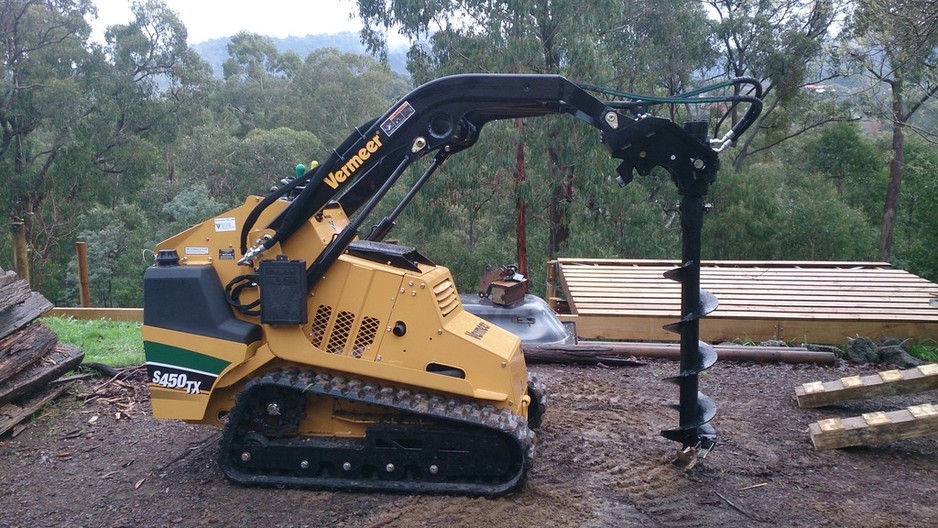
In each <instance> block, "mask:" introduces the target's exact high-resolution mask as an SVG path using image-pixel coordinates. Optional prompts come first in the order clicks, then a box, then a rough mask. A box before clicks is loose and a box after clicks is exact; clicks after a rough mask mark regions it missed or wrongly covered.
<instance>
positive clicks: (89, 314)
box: [46, 306, 143, 323]
mask: <svg viewBox="0 0 938 528" xmlns="http://www.w3.org/2000/svg"><path fill="white" fill-rule="evenodd" d="M46 315H49V316H51V317H74V318H75V319H82V320H94V319H110V320H111V321H131V322H138V323H141V322H143V308H75V307H67V308H66V307H61V306H56V307H55V308H52V309H51V310H49V312H48V313H47V314H46Z"/></svg>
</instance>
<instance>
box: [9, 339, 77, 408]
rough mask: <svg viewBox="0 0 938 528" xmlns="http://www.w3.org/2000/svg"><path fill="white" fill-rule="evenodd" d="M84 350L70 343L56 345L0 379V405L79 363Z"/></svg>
mask: <svg viewBox="0 0 938 528" xmlns="http://www.w3.org/2000/svg"><path fill="white" fill-rule="evenodd" d="M84 357H85V354H84V352H82V351H81V349H79V348H77V347H73V346H70V345H63V344H59V345H57V346H56V347H55V348H54V349H53V350H52V352H50V353H48V354H46V355H45V356H43V357H42V358H40V359H39V360H38V361H36V362H34V363H32V364H31V365H29V366H28V367H26V368H25V369H23V370H21V371H20V372H18V373H17V374H15V375H13V376H11V377H9V378H7V379H5V380H2V381H0V405H3V404H5V403H8V402H10V401H12V400H13V399H15V398H18V397H20V396H22V395H24V394H28V393H30V392H33V391H35V390H36V389H37V388H39V387H42V386H43V385H45V384H46V383H48V382H50V381H52V380H54V379H56V378H58V377H59V376H61V375H62V374H65V373H66V372H68V371H69V370H72V369H73V368H75V367H77V366H78V365H79V364H81V361H82V359H83V358H84Z"/></svg>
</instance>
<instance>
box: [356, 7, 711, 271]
mask: <svg viewBox="0 0 938 528" xmlns="http://www.w3.org/2000/svg"><path fill="white" fill-rule="evenodd" d="M357 3H358V8H359V13H360V14H361V16H362V18H363V19H364V21H365V29H364V30H363V32H362V36H363V41H364V42H365V43H366V44H368V45H369V46H370V48H371V49H372V50H373V51H376V52H377V53H379V54H380V53H381V52H382V51H383V50H384V49H385V48H384V46H385V43H386V37H387V34H388V32H390V31H397V32H398V33H400V34H402V35H404V36H405V37H407V38H408V39H410V42H411V48H410V52H409V54H408V57H409V64H408V68H409V70H410V72H411V74H412V76H413V78H414V80H415V82H416V83H417V84H419V83H422V82H425V81H427V80H430V79H432V78H435V77H439V76H442V75H447V74H456V73H465V72H493V73H552V74H562V75H564V76H566V77H568V78H570V79H572V80H574V81H582V82H587V83H597V84H599V83H602V84H607V85H612V86H614V87H617V88H628V89H634V90H636V91H646V92H648V91H654V92H658V93H661V94H662V95H670V94H673V93H675V92H676V91H680V90H681V89H682V88H683V87H684V86H686V85H687V83H688V82H690V79H691V77H692V74H693V72H694V71H701V70H704V69H705V67H706V65H707V63H708V62H709V61H711V60H712V55H710V50H711V46H710V45H709V43H708V37H707V35H706V31H705V29H706V22H705V20H706V16H705V14H704V12H703V10H702V8H701V6H700V5H699V4H698V3H697V2H693V1H689V0H688V1H681V0H673V1H670V0H669V1H665V2H620V1H613V0H601V1H596V2H578V1H571V0H560V1H556V0H555V1H547V0H515V1H492V0H462V1H456V0H449V1H439V2H430V3H427V2H401V1H393V2H391V1H384V0H358V2H357ZM669 25H670V26H671V27H667V26H669ZM668 31H670V32H668ZM665 36H667V37H668V38H667V39H665V38H664V37H665ZM659 37H661V38H659ZM656 39H657V40H656ZM487 128H489V130H488V131H487V133H486V134H483V137H482V138H481V139H480V142H479V144H478V145H477V146H476V148H475V149H473V150H474V151H476V152H478V151H482V152H484V154H485V157H484V159H481V160H475V159H474V160H473V161H472V162H470V163H471V164H472V166H473V169H474V170H472V171H471V173H469V172H470V171H466V172H467V173H468V174H467V176H468V177H467V178H465V183H464V184H463V186H464V187H465V188H466V189H465V190H461V189H463V186H460V188H459V189H453V188H452V187H453V185H452V181H453V180H458V178H452V177H451V181H450V184H449V185H448V186H447V187H446V189H447V192H450V193H453V192H454V191H458V192H457V193H456V194H457V195H458V196H460V197H461V199H462V200H464V205H465V211H464V212H465V213H466V214H467V215H468V217H467V218H468V221H467V222H463V223H462V225H465V226H476V227H479V226H480V225H483V224H485V223H491V222H492V220H490V219H489V218H485V219H482V218H479V220H478V221H476V220H475V218H476V217H475V216H473V211H480V212H481V213H483V214H486V216H488V217H492V216H502V217H504V216H506V215H492V214H491V211H503V212H507V211H508V210H510V209H514V210H515V213H516V218H517V226H516V229H515V231H516V235H517V245H516V252H517V254H518V258H519V261H520V262H519V264H521V265H522V266H523V261H524V254H525V242H524V237H525V236H526V235H527V234H528V233H527V232H526V230H525V228H524V225H525V219H527V220H530V221H531V222H532V224H533V226H534V229H533V230H532V231H531V232H530V236H531V238H532V251H533V253H534V255H535V256H536V257H537V258H545V259H546V258H551V257H554V256H556V255H559V254H562V253H567V252H578V251H591V252H592V251H600V252H601V253H602V254H604V255H606V256H611V255H610V253H612V252H618V253H617V254H619V255H622V253H623V252H625V253H631V252H640V251H641V250H640V249H638V248H636V246H635V245H634V244H633V243H632V242H634V240H635V239H634V238H631V236H632V235H633V233H634V232H640V231H643V230H644V231H646V232H647V231H648V230H645V229H643V228H638V229H635V230H634V231H632V230H630V229H628V227H626V228H623V225H626V226H627V225H628V224H629V223H630V222H629V220H630V216H634V213H633V212H631V211H630V210H629V208H627V207H624V206H623V205H624V204H625V203H630V204H635V203H636V198H637V197H639V196H640V195H641V194H642V192H638V191H640V189H627V190H626V191H625V195H626V197H625V198H623V197H622V196H621V192H620V193H619V196H617V197H615V198H612V197H610V196H609V195H610V193H611V192H612V191H613V187H614V185H612V184H611V181H612V178H610V177H607V176H605V175H607V174H612V173H613V169H614V165H613V164H612V163H611V162H610V160H608V156H606V155H605V153H604V152H603V151H602V149H599V148H596V145H597V141H596V138H595V136H594V135H593V132H592V131H591V130H587V129H586V128H585V127H582V126H580V125H579V124H578V123H575V122H573V121H572V120H568V119H563V118H560V119H551V118H547V119H541V120H530V121H529V120H517V121H516V122H515V123H512V124H507V125H504V124H503V125H495V124H493V125H489V126H488V127H487ZM468 155H469V156H472V154H471V153H469V154H468ZM464 162H465V161H464ZM454 164H455V162H453V163H451V164H450V165H454ZM444 170H448V171H449V172H448V173H447V174H454V173H458V172H457V171H458V169H456V168H452V167H450V168H447V167H444ZM441 185H442V184H441ZM509 186H511V188H509ZM633 187H634V186H633ZM492 189H504V190H503V191H501V192H500V194H493V193H492V192H491V190H492ZM615 190H616V191H618V189H615ZM633 193H636V194H635V196H632V194H633ZM428 194H430V195H431V196H432V194H433V191H428ZM506 197H507V198H508V199H507V200H506V199H505V198H506ZM637 201H638V202H642V201H643V199H641V198H637ZM645 201H647V197H646V199H645ZM575 202H576V204H577V206H578V207H572V205H573V204H574V203H575ZM576 210H582V211H584V212H583V213H582V216H580V213H577V212H576ZM639 216H641V215H639ZM646 216H647V218H645V221H651V222H655V223H656V224H659V225H665V224H664V222H665V221H666V220H665V219H664V218H660V217H659V212H653V213H652V214H650V215H646ZM540 226H544V227H543V228H544V230H545V231H546V233H542V232H541V230H540V229H539V228H540ZM574 226H575V229H577V230H579V231H578V233H577V235H576V236H572V235H571V233H572V229H574ZM505 228H509V229H510V227H509V226H508V225H504V226H503V227H502V228H500V229H499V230H500V231H501V232H504V229H505ZM630 231H631V232H630ZM476 233H477V231H468V228H467V232H466V235H465V236H466V238H465V239H464V241H469V240H473V236H474V235H475V234H476ZM599 238H601V239H603V240H604V241H606V242H608V243H607V244H605V245H601V247H597V245H596V244H594V243H593V241H594V240H596V239H599ZM638 238H641V237H638ZM659 240H660V239H659ZM476 242H477V243H478V241H476ZM644 242H645V245H649V244H650V243H649V242H648V241H647V240H645V241H644ZM541 248H543V249H541ZM610 248H616V249H615V250H610ZM632 254H634V253H632ZM531 273H532V275H535V278H537V276H539V275H541V274H540V273H539V272H537V271H531Z"/></svg>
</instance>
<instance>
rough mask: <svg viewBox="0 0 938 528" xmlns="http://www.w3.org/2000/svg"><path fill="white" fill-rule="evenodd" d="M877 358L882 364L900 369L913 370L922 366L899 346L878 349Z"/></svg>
mask: <svg viewBox="0 0 938 528" xmlns="http://www.w3.org/2000/svg"><path fill="white" fill-rule="evenodd" d="M879 356H880V358H881V359H882V361H883V363H886V364H887V365H893V366H895V367H897V368H901V369H910V368H915V367H917V366H919V365H921V364H922V361H921V360H919V359H918V358H916V357H914V356H912V355H910V354H909V353H908V352H906V351H905V349H903V348H902V346H900V345H893V346H885V347H882V348H880V349H879Z"/></svg>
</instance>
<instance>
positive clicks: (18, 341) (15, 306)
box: [0, 269, 84, 436]
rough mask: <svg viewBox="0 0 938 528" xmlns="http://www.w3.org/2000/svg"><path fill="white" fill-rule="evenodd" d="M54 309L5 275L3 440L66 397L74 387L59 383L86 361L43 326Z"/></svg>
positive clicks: (0, 289)
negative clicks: (39, 319)
mask: <svg viewBox="0 0 938 528" xmlns="http://www.w3.org/2000/svg"><path fill="white" fill-rule="evenodd" d="M51 308H52V303H50V302H49V301H48V300H47V299H46V298H45V297H43V296H42V294H40V293H38V292H35V291H32V290H31V289H30V288H29V283H27V282H26V281H25V280H21V279H18V278H17V276H16V274H15V273H13V272H12V271H6V272H5V271H3V270H2V269H0V436H2V435H4V434H6V433H7V432H8V431H10V430H11V429H14V427H15V426H16V425H17V424H18V423H20V422H21V421H23V420H25V419H26V418H28V417H29V416H30V415H32V413H34V412H35V411H36V410H38V409H39V408H41V407H42V406H43V405H45V404H46V403H48V402H49V401H51V400H53V399H54V398H56V397H58V396H59V395H61V394H62V393H63V392H65V390H66V389H67V388H68V384H67V383H55V382H54V381H55V380H56V379H57V378H59V377H60V376H61V375H62V374H64V373H66V372H68V371H69V370H72V369H74V368H75V367H77V366H78V365H79V364H80V363H81V361H82V359H83V358H84V353H83V352H82V351H81V350H79V349H78V348H76V347H73V346H69V345H62V344H59V343H58V337H57V336H56V335H55V333H54V332H53V331H52V330H50V329H49V328H48V327H47V326H46V325H44V324H42V323H41V322H39V321H37V319H38V318H39V316H41V315H42V314H44V313H45V312H47V311H49V310H50V309H51ZM14 432H15V431H14Z"/></svg>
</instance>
